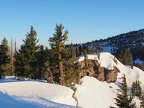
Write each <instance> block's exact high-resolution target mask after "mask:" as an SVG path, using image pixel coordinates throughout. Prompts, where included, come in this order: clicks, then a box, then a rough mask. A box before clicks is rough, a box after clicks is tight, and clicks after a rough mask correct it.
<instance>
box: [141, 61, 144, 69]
mask: <svg viewBox="0 0 144 108" xmlns="http://www.w3.org/2000/svg"><path fill="white" fill-rule="evenodd" d="M141 69H142V70H143V71H144V62H143V63H142V66H141Z"/></svg>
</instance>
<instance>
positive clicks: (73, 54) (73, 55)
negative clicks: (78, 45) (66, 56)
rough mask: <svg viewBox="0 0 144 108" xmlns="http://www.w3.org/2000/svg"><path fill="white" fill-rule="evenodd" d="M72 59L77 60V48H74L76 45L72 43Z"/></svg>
mask: <svg viewBox="0 0 144 108" xmlns="http://www.w3.org/2000/svg"><path fill="white" fill-rule="evenodd" d="M71 58H72V59H75V58H76V53H75V48H74V45H73V44H72V43H71Z"/></svg>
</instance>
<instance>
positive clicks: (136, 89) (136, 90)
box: [131, 81, 142, 97]
mask: <svg viewBox="0 0 144 108" xmlns="http://www.w3.org/2000/svg"><path fill="white" fill-rule="evenodd" d="M131 92H132V95H133V96H138V97H140V96H141V94H142V88H141V86H140V82H139V81H135V82H133V84H132V88H131Z"/></svg>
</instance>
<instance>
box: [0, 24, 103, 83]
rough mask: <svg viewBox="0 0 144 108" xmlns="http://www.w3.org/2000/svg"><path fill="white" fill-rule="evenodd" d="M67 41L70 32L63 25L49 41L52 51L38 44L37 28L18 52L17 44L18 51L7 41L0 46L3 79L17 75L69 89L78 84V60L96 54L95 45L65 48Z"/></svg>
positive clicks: (27, 37) (30, 32)
mask: <svg viewBox="0 0 144 108" xmlns="http://www.w3.org/2000/svg"><path fill="white" fill-rule="evenodd" d="M67 40H68V31H67V30H65V31H64V26H63V25H62V24H60V25H57V24H56V28H55V33H54V34H53V36H52V37H50V38H49V39H48V42H49V45H50V47H51V48H48V47H45V46H44V45H40V44H38V42H39V40H38V39H37V32H36V30H35V29H34V27H33V26H31V27H30V31H29V32H28V33H27V34H26V38H25V39H24V40H23V44H22V45H21V46H20V48H19V49H18V50H16V42H15V48H13V47H12V46H11V48H10V47H9V45H8V41H7V39H6V38H4V39H3V40H2V42H1V45H0V78H4V77H5V76H7V75H15V76H17V77H19V78H30V79H45V80H47V81H48V82H50V83H53V82H54V83H59V84H61V85H66V86H69V84H70V83H71V82H77V79H78V76H79V75H78V66H77V65H76V64H74V63H73V61H74V60H75V59H76V57H77V56H80V55H86V54H88V53H91V54H92V53H94V49H95V48H94V43H93V47H92V48H91V49H89V48H88V46H86V45H83V46H79V47H76V48H75V46H74V45H73V44H71V45H65V41H67ZM14 49H15V50H14ZM12 50H14V51H12ZM99 50H100V48H99Z"/></svg>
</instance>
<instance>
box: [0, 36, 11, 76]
mask: <svg viewBox="0 0 144 108" xmlns="http://www.w3.org/2000/svg"><path fill="white" fill-rule="evenodd" d="M0 59H1V60H0V61H1V63H0V64H1V66H0V68H1V69H0V70H1V71H2V75H3V76H6V75H9V74H10V49H9V46H8V41H7V39H6V38H4V39H3V40H2V42H1V47H0Z"/></svg>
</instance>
